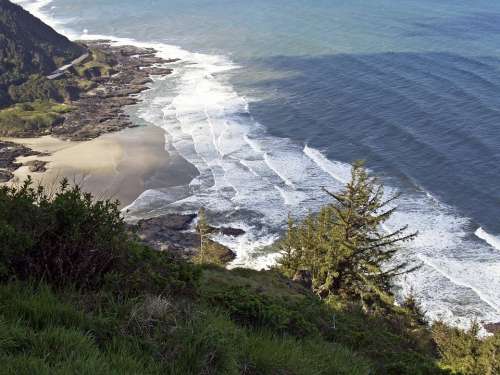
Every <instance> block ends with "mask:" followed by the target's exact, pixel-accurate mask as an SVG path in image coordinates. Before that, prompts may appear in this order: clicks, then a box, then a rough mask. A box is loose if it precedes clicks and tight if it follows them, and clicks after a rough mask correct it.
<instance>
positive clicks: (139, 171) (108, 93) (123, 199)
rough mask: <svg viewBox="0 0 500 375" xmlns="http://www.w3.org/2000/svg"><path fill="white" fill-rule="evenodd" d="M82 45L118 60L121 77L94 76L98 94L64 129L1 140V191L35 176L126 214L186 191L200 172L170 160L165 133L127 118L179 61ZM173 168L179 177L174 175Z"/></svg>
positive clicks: (93, 92) (99, 43)
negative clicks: (145, 200)
mask: <svg viewBox="0 0 500 375" xmlns="http://www.w3.org/2000/svg"><path fill="white" fill-rule="evenodd" d="M84 43H85V44H86V46H87V48H88V49H89V50H92V51H96V50H97V51H98V53H105V54H107V55H109V56H112V58H113V59H114V60H115V67H116V72H114V74H110V75H109V76H101V75H100V74H98V73H99V72H96V71H95V70H90V71H91V73H92V76H90V77H88V78H89V79H90V80H91V81H92V82H93V87H92V88H91V89H89V90H86V91H83V92H82V93H81V94H80V96H79V98H78V99H76V100H74V101H72V102H70V104H71V106H73V107H74V109H73V110H72V111H71V112H69V113H68V114H67V115H65V116H64V121H63V122H62V124H60V125H58V126H55V127H53V128H51V129H49V130H48V131H44V132H40V131H32V132H31V133H25V134H24V133H23V134H19V135H17V134H15V135H13V136H8V135H7V136H3V137H0V185H2V184H6V185H16V184H20V183H22V182H23V181H24V180H25V179H26V178H27V177H28V176H29V175H30V176H31V177H32V178H33V181H34V183H35V184H41V185H43V186H45V187H47V188H51V189H53V188H54V187H55V186H54V185H55V184H57V183H58V182H59V181H60V180H61V179H62V178H63V177H65V178H68V180H70V182H74V183H78V184H80V185H82V188H84V190H86V191H88V192H90V193H92V194H93V195H94V197H95V198H96V199H103V198H106V199H118V200H119V201H120V207H126V206H128V205H130V204H131V203H132V202H133V201H134V200H135V199H136V198H137V197H138V196H139V195H141V194H142V193H143V192H144V191H146V190H147V189H152V188H162V187H165V186H176V185H182V184H188V183H189V182H190V180H191V178H193V177H194V176H195V172H194V171H193V170H192V168H189V167H188V166H186V165H183V163H182V162H181V163H179V160H176V161H175V162H173V160H172V159H171V158H170V155H169V153H168V152H167V151H166V150H165V136H166V135H165V134H166V133H165V131H164V130H162V129H161V128H160V127H157V126H154V125H152V124H148V125H138V124H136V123H134V122H133V121H132V120H131V118H130V116H129V114H128V113H127V112H126V108H127V107H129V106H131V105H135V104H137V103H140V102H141V98H140V93H141V92H143V91H146V90H149V89H150V84H151V83H152V82H153V80H152V77H153V76H163V77H165V76H168V75H169V74H171V73H172V71H173V70H172V69H171V68H168V67H165V65H166V64H169V63H172V62H176V61H178V59H164V58H161V57H157V56H156V54H157V53H158V51H156V50H154V49H152V48H141V47H137V46H131V45H120V46H115V45H113V44H112V41H110V40H92V41H90V40H89V41H84ZM186 163H187V162H186ZM172 164H178V165H177V167H176V166H175V165H172ZM170 168H173V169H177V170H176V171H170V173H169V171H167V169H170ZM179 168H182V169H180V170H179ZM183 170H186V173H180V172H181V171H183Z"/></svg>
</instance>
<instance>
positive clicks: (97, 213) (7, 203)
mask: <svg viewBox="0 0 500 375" xmlns="http://www.w3.org/2000/svg"><path fill="white" fill-rule="evenodd" d="M198 274H199V272H198V271H197V270H196V268H195V267H193V266H190V265H188V264H186V263H181V262H172V261H171V260H170V259H169V258H168V256H167V255H165V254H163V253H159V252H155V251H154V250H152V249H150V248H148V247H145V246H143V245H140V244H138V243H136V242H135V241H134V240H133V238H132V236H131V234H130V232H129V231H128V229H127V226H126V224H125V222H124V221H123V218H122V217H121V215H120V211H119V209H118V202H111V201H109V200H104V201H94V200H93V198H92V196H91V195H90V194H88V193H83V192H82V191H81V190H80V188H79V187H78V186H69V184H68V181H67V180H63V181H62V182H61V184H60V187H59V189H58V190H57V191H56V192H55V193H53V194H48V193H47V192H46V190H45V189H44V188H43V187H41V186H40V187H38V188H36V189H35V188H34V187H33V186H32V182H31V180H30V179H28V180H27V181H26V182H25V183H24V184H23V185H22V186H20V187H2V188H1V189H0V277H1V278H3V279H4V280H5V279H8V278H12V277H14V278H17V279H21V280H26V279H35V280H44V281H46V282H48V283H49V284H51V285H53V286H56V287H64V286H66V285H68V284H72V285H74V286H76V287H79V288H90V289H96V288H99V287H101V286H102V285H104V284H106V285H107V286H109V287H112V288H113V289H114V290H116V291H120V292H121V293H138V292H141V291H145V290H151V291H154V292H158V293H163V292H166V291H167V290H169V289H171V288H180V289H182V287H184V286H187V285H188V284H192V283H194V282H195V281H196V278H197V275H198Z"/></svg>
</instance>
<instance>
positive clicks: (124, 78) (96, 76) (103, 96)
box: [0, 40, 178, 183]
mask: <svg viewBox="0 0 500 375" xmlns="http://www.w3.org/2000/svg"><path fill="white" fill-rule="evenodd" d="M84 43H85V45H86V46H87V47H88V48H89V50H94V51H98V52H99V53H102V54H104V55H106V56H108V58H109V59H110V60H112V62H113V64H112V69H110V72H109V73H110V75H109V76H103V75H102V74H100V73H101V72H100V70H99V69H97V68H96V69H92V68H90V69H87V70H86V71H85V75H86V77H85V78H86V79H87V80H88V81H90V82H91V85H92V86H91V87H90V88H89V90H87V91H83V92H81V93H79V95H78V97H77V98H75V99H74V100H73V101H72V102H71V103H70V104H71V106H72V107H73V110H72V111H70V112H68V113H66V114H64V115H63V121H61V122H60V123H58V124H57V126H54V127H52V128H51V129H50V130H49V131H48V132H47V131H43V133H40V132H36V131H32V132H30V133H27V134H23V137H39V136H42V135H53V136H55V137H58V138H60V139H63V140H71V141H88V140H91V139H94V138H97V137H99V136H100V135H102V134H106V133H110V132H115V131H119V130H122V129H125V128H130V127H135V126H136V125H135V124H133V123H132V122H131V121H130V118H129V116H128V115H127V114H126V113H125V111H124V109H125V107H126V106H129V105H133V104H137V103H138V102H139V101H140V99H139V98H138V97H137V94H140V93H141V92H143V91H145V90H148V89H149V88H150V86H149V85H150V83H151V82H152V79H151V76H159V75H168V74H171V73H172V69H171V68H167V67H165V64H168V63H173V62H176V61H178V59H170V60H165V59H162V58H160V57H157V56H156V51H155V50H154V49H151V48H140V47H135V46H114V45H112V44H111V41H109V40H96V41H85V42H84ZM69 73H70V74H71V71H70V72H69ZM32 155H37V153H36V152H35V151H33V150H31V149H30V148H28V147H25V146H23V145H20V144H18V143H13V142H5V141H0V183H4V182H8V181H10V180H11V179H12V178H13V173H12V172H13V171H15V170H16V169H17V168H19V167H21V166H22V165H21V164H20V163H18V162H16V159H17V158H18V157H21V156H32ZM29 168H30V171H31V172H43V171H44V170H45V164H44V162H42V161H39V160H35V161H31V165H29Z"/></svg>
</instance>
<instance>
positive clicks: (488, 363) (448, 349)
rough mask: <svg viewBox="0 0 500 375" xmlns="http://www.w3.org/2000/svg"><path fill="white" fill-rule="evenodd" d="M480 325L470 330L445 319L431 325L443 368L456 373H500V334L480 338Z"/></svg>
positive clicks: (475, 323) (465, 374) (480, 374)
mask: <svg viewBox="0 0 500 375" xmlns="http://www.w3.org/2000/svg"><path fill="white" fill-rule="evenodd" d="M479 328H480V327H479V325H478V324H477V322H473V323H472V324H471V327H470V328H469V330H467V331H463V330H460V329H457V328H452V327H449V326H447V325H446V324H444V323H442V322H437V323H435V324H434V325H433V326H432V331H433V334H434V338H435V340H436V343H437V346H438V349H439V353H440V354H441V358H442V359H441V364H442V365H443V367H445V368H447V369H450V370H451V371H452V373H453V374H463V375H496V374H500V334H499V333H497V334H495V335H493V336H490V337H487V338H483V339H481V338H480V337H479Z"/></svg>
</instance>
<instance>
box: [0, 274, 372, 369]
mask: <svg viewBox="0 0 500 375" xmlns="http://www.w3.org/2000/svg"><path fill="white" fill-rule="evenodd" d="M0 300H1V301H2V302H1V304H0V361H1V363H2V373H5V374H33V373H36V374H139V373H140V374H202V373H203V374H297V375H299V374H369V373H370V372H369V369H370V365H369V362H368V361H367V360H365V359H363V358H362V357H360V356H357V355H356V354H354V353H353V352H352V351H350V350H349V349H346V348H345V347H342V346H341V345H337V344H333V343H328V342H326V341H324V340H322V339H319V338H308V339H305V340H299V339H296V338H294V337H290V336H280V335H274V334H273V333H272V332H269V331H266V330H252V329H248V328H245V327H241V326H239V325H237V324H236V323H235V322H233V321H231V319H230V318H229V317H228V316H227V314H223V313H220V312H216V311H214V310H208V309H206V308H204V307H202V306H201V305H197V304H193V303H192V301H191V302H190V303H189V304H187V305H185V304H184V305H183V304H182V303H174V302H173V301H170V300H168V299H160V300H158V299H151V298H149V299H148V298H137V299H135V300H132V301H126V302H123V301H119V300H118V299H115V298H114V297H113V296H111V295H106V294H97V295H93V296H90V295H86V298H83V299H82V296H81V295H80V294H79V293H77V292H76V291H67V292H64V293H63V292H59V293H55V292H53V291H51V289H50V288H49V287H47V286H44V285H38V286H34V285H33V284H26V283H10V284H6V285H1V286H0ZM158 301H163V302H161V303H160V304H158ZM184 303H187V302H185V301H184ZM153 306H154V307H153Z"/></svg>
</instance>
